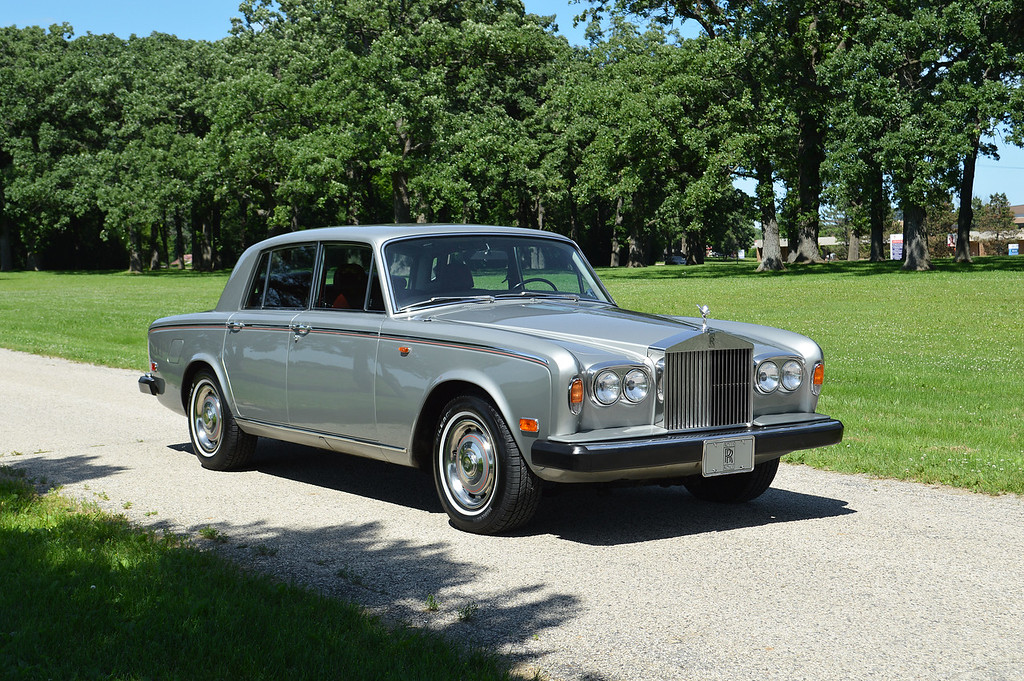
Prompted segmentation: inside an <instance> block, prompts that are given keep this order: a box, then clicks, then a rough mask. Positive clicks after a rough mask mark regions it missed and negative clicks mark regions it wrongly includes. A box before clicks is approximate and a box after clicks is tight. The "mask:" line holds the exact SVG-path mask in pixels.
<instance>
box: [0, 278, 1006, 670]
mask: <svg viewBox="0 0 1024 681" xmlns="http://www.w3.org/2000/svg"><path fill="white" fill-rule="evenodd" d="M600 273H601V276H602V277H603V278H604V280H605V282H606V283H607V284H608V287H609V289H610V290H611V292H612V294H613V295H614V296H615V298H616V300H617V301H618V303H619V304H620V305H622V306H623V307H627V308H633V309H637V310H642V311H646V312H660V313H668V314H679V315H686V316H693V315H695V314H696V305H697V304H706V305H709V306H710V308H711V315H712V317H720V318H728V319H737V320H742V321H750V322H756V323H761V324H768V325H772V326H780V327H784V328H788V329H792V330H794V331H799V332H802V333H805V334H807V335H809V336H811V337H812V338H814V339H815V340H817V341H818V342H819V343H820V344H821V346H822V348H823V349H824V351H825V358H826V382H825V389H824V392H823V394H822V398H821V403H820V407H819V408H820V410H821V411H822V412H824V413H827V414H830V415H832V416H835V417H837V418H839V419H841V420H842V421H843V422H844V423H845V424H846V437H845V441H844V442H843V443H842V444H841V445H839V446H836V447H829V448H824V449H820V450H810V451H806V452H800V453H797V454H793V455H790V456H789V459H790V460H792V461H797V462H803V463H807V464H810V465H813V466H819V467H824V468H831V469H835V470H841V471H850V472H861V473H868V474H871V475H879V476H888V477H895V478H904V479H911V480H918V481H922V482H941V483H945V484H949V485H956V486H960V487H965V488H968V489H973V490H978V491H983V492H988V493H994V494H997V493H1001V492H1015V493H1018V494H1022V493H1024V440H1022V438H1021V435H1020V431H1021V423H1022V420H1024V399H1022V395H1024V389H1022V387H1021V386H1022V380H1024V316H1022V305H1021V303H1022V301H1021V298H1022V295H1021V294H1022V293H1024V258H984V259H981V260H979V261H978V263H977V264H975V265H974V266H973V267H970V268H961V267H958V266H954V265H953V264H951V263H949V262H946V261H940V262H939V263H938V267H937V268H936V270H934V271H932V272H925V273H915V274H911V273H904V272H900V271H899V265H898V263H883V264H870V263H853V264H848V263H832V264H829V265H819V266H804V267H791V268H790V270H789V271H788V272H787V273H785V274H782V275H773V274H766V275H760V274H756V273H755V272H754V271H753V264H752V263H750V262H743V263H722V262H714V263H709V264H707V265H703V266H698V267H680V266H671V267H666V266H657V267H649V268H645V269H636V270H627V269H614V270H612V269H604V270H601V272H600ZM226 279H227V274H226V273H220V274H212V275H194V274H190V273H179V272H166V273H160V274H152V275H143V276H131V275H127V274H122V273H102V274H90V273H42V272H28V273H0V347H6V348H10V349H15V350H22V351H26V352H33V353H38V354H43V355H52V356H58V357H65V358H68V359H73V360H78V361H85V362H92V363H95V364H103V365H108V366H115V367H125V368H134V369H138V370H139V371H142V370H143V369H144V368H145V366H146V362H147V358H146V328H147V327H148V325H149V323H150V322H151V321H152V320H153V319H155V318H157V317H161V316H166V315H170V314H176V313H179V312H188V311H199V310H206V309H210V308H212V307H213V306H214V305H215V304H216V301H217V299H218V297H219V296H220V292H221V289H222V288H223V286H224V282H225V281H226ZM0 380H2V378H0ZM0 572H2V574H3V575H4V586H3V588H2V589H0V670H3V671H2V673H0V676H3V677H4V678H11V679H19V678H25V679H47V678H62V679H65V678H66V679H85V678H118V679H141V678H147V679H148V678H195V679H207V678H209V679H230V678H237V679H243V678H244V679H257V678H268V679H278V678H289V679H292V678H294V679H301V678H315V679H320V678H345V679H360V678H363V679H388V678H394V679H412V678H415V679H443V678H451V679H498V678H508V671H507V666H505V664H504V663H503V662H502V661H501V660H500V659H498V658H495V657H492V656H489V655H486V654H483V653H478V652H472V651H470V652H467V651H464V650H461V649H458V648H454V647H452V646H451V645H449V644H448V643H446V642H444V641H443V640H441V639H439V638H437V637H436V636H432V635H429V634H425V633H422V632H417V631H409V630H397V631H396V630H388V629H386V628H384V627H383V626H381V625H380V623H379V622H377V621H376V620H374V619H373V618H370V617H367V616H365V615H363V614H361V613H360V612H359V611H358V609H357V608H356V607H354V606H351V605H347V604H344V603H340V602H337V601H333V600H330V599H325V598H322V597H320V596H317V595H315V594H312V593H310V592H309V591H306V590H303V589H300V588H297V587H292V586H290V585H286V584H281V583H278V582H275V581H273V580H271V579H269V578H267V577H263V576H260V575H254V574H246V573H243V572H242V571H241V570H240V569H238V568H236V567H234V566H232V565H231V564H229V563H226V562H225V561H223V560H221V559H219V558H218V557H217V556H216V555H214V554H213V553H210V552H203V551H198V550H196V549H194V548H192V547H190V546H189V544H188V541H187V540H183V539H181V538H177V537H166V536H162V535H156V534H153V533H149V532H143V531H140V530H137V529H133V528H131V527H130V526H129V525H128V524H127V522H126V521H125V520H123V519H121V518H116V517H111V516H109V515H104V514H102V513H100V512H99V511H97V510H96V509H95V508H93V507H90V506H88V505H82V504H79V503H77V502H72V501H69V500H67V499H64V498H62V497H60V496H59V495H55V494H47V495H44V496H39V495H38V494H36V492H35V490H34V489H33V487H32V486H31V485H29V484H28V483H27V482H26V481H25V480H24V479H21V478H19V477H18V471H16V470H13V469H10V468H7V467H4V466H0Z"/></svg>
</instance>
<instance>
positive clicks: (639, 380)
mask: <svg viewBox="0 0 1024 681" xmlns="http://www.w3.org/2000/svg"><path fill="white" fill-rule="evenodd" d="M650 390H651V382H650V379H649V378H647V372H646V371H644V370H642V369H630V371H629V373H627V374H626V380H625V381H624V385H623V386H622V394H623V395H625V396H626V399H627V400H629V401H630V402H643V401H644V400H645V399H647V393H648V392H650Z"/></svg>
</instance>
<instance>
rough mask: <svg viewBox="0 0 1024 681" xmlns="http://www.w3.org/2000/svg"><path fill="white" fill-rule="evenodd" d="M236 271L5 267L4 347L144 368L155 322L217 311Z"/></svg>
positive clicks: (0, 331) (0, 299)
mask: <svg viewBox="0 0 1024 681" xmlns="http://www.w3.org/2000/svg"><path fill="white" fill-rule="evenodd" d="M227 277H228V273H227V272H222V273H216V274H193V273H191V272H179V271H176V270H172V271H167V272H161V273H159V274H146V275H131V274H127V273H109V272H106V273H73V272H66V273H65V272H0V346H2V347H5V348H8V349H10V350H22V351H24V352H31V353H34V354H38V355H49V356H53V357H64V358H66V359H72V360H76V361H79V362H89V363H91V364H102V365H105V366H113V367H121V368H131V369H143V368H145V367H146V364H147V361H148V360H147V356H146V329H147V328H149V324H150V322H152V321H153V320H154V319H157V318H159V317H166V316H168V315H172V314H179V313H182V312H199V311H202V310H209V309H212V308H213V307H214V306H215V305H216V304H217V300H218V299H219V298H220V293H221V291H222V290H223V289H224V284H225V282H227Z"/></svg>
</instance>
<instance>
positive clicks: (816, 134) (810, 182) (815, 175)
mask: <svg viewBox="0 0 1024 681" xmlns="http://www.w3.org/2000/svg"><path fill="white" fill-rule="evenodd" d="M823 144H824V134H823V133H822V131H821V123H820V121H819V120H818V119H817V118H815V117H814V116H813V115H811V114H810V113H808V112H806V111H804V112H802V113H801V114H800V141H799V144H798V146H797V196H798V200H799V202H800V205H799V208H798V212H797V218H796V220H797V226H796V247H795V248H794V244H793V242H790V244H789V261H790V262H825V260H824V258H822V257H821V251H820V250H819V249H818V232H819V227H820V217H819V211H820V206H821V163H822V158H823V156H824V152H823V150H822V145H823Z"/></svg>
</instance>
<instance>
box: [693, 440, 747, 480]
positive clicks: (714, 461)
mask: <svg viewBox="0 0 1024 681" xmlns="http://www.w3.org/2000/svg"><path fill="white" fill-rule="evenodd" d="M752 470H754V438H752V437H738V438H721V439H718V440H705V441H704V460H703V467H702V469H701V473H703V475H704V477H705V478H710V477H712V476H715V475H731V474H733V473H749V472H750V471H752Z"/></svg>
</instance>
